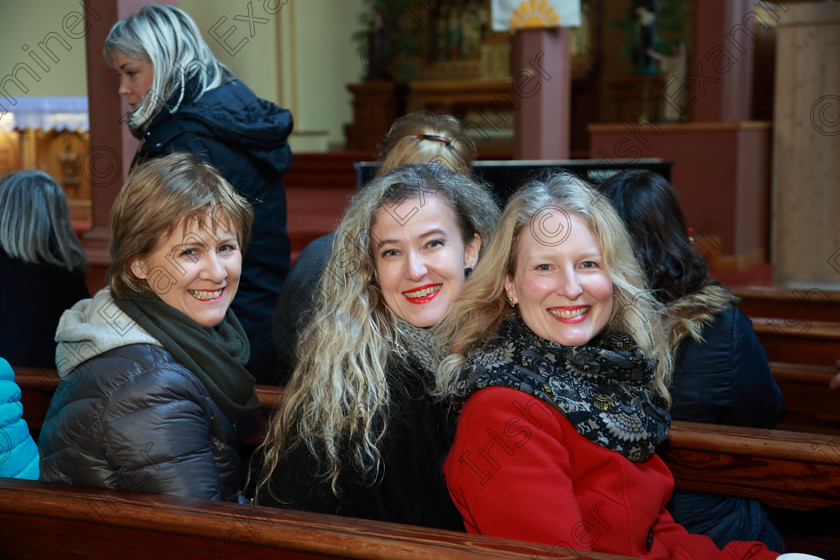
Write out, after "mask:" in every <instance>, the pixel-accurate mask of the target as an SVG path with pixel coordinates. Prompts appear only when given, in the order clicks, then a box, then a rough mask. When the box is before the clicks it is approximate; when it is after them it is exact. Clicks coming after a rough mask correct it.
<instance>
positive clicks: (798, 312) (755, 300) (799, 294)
mask: <svg viewBox="0 0 840 560" xmlns="http://www.w3.org/2000/svg"><path fill="white" fill-rule="evenodd" d="M725 287H726V289H727V290H729V291H730V292H732V293H733V294H735V295H736V296H738V297H739V298H741V301H740V303H738V308H739V309H740V310H741V311H742V312H743V313H744V314H745V315H746V316H747V317H776V318H778V319H781V320H782V321H787V322H788V323H798V322H801V321H806V320H807V321H833V322H840V291H827V290H821V289H819V288H804V289H803V288H784V287H779V286H725ZM838 357H840V356H838Z"/></svg>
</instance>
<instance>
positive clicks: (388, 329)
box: [254, 164, 499, 500]
mask: <svg viewBox="0 0 840 560" xmlns="http://www.w3.org/2000/svg"><path fill="white" fill-rule="evenodd" d="M421 191H422V193H423V194H424V196H437V197H440V199H442V200H444V201H446V202H447V203H448V204H449V206H450V208H452V210H453V211H454V213H455V216H456V218H457V221H458V226H459V229H460V231H461V233H462V235H463V238H464V240H465V241H470V240H472V239H473V236H474V234H476V233H477V234H478V235H479V236H480V237H481V239H482V244H481V248H483V247H484V241H486V240H488V239H489V238H490V235H491V232H492V230H493V227H494V226H495V224H496V220H497V219H498V215H499V210H498V206H497V205H496V203H495V202H494V200H493V198H492V197H491V195H490V193H489V191H488V189H487V188H486V187H485V186H484V185H482V184H479V183H477V182H475V181H473V180H472V179H470V178H469V177H467V176H464V175H460V174H457V173H452V172H450V171H448V170H446V169H444V168H442V167H439V166H433V165H426V164H423V165H412V166H404V167H398V168H396V169H394V170H392V171H391V172H390V173H387V174H385V175H383V176H381V177H378V178H376V179H374V180H373V181H371V182H370V183H369V184H368V185H366V186H365V187H364V188H363V189H362V190H361V191H360V192H359V193H358V194H356V196H354V197H353V199H352V200H351V202H350V205H349V207H348V209H347V211H346V213H345V215H344V218H343V219H342V221H341V224H340V225H339V227H338V230H337V231H336V235H335V239H334V241H333V247H332V251H331V254H330V258H329V261H328V262H327V265H326V269H325V271H324V273H323V275H322V276H321V279H320V281H319V282H318V285H317V289H316V294H315V299H314V302H313V311H312V316H311V319H310V320H309V322H308V324H307V326H306V328H305V329H304V331H303V333H302V335H301V338H300V342H299V345H298V363H297V365H296V367H295V369H294V371H293V373H292V378H291V380H290V381H289V383H288V384H287V385H286V389H285V391H284V393H283V399H282V400H281V402H280V403H279V404H278V408H277V409H276V410H275V411H274V413H273V415H272V418H271V421H270V423H269V428H268V431H267V434H266V437H265V440H264V441H263V443H262V444H261V445H260V447H259V448H258V450H257V453H256V456H257V461H258V466H257V470H255V471H254V473H255V476H256V477H257V483H256V486H255V494H256V496H257V497H259V494H260V491H261V489H262V488H268V490H269V492H271V493H272V495H273V496H274V494H273V490H272V489H271V484H270V479H271V474H272V472H273V471H274V470H275V468H276V467H277V465H278V463H279V462H280V460H281V459H282V458H283V456H284V455H285V454H286V453H287V452H288V451H289V450H291V449H293V448H295V447H296V446H299V445H303V446H305V447H306V449H307V450H308V452H309V453H310V454H312V455H313V456H314V457H316V458H318V460H319V463H320V472H319V475H321V476H322V477H323V478H324V479H325V480H329V481H331V485H332V489H333V492H334V493H335V494H336V495H338V485H337V481H338V478H339V474H340V473H341V472H342V470H343V469H349V471H348V472H355V473H362V474H364V475H365V476H367V475H368V474H372V475H373V476H374V478H375V477H376V476H378V473H379V472H380V469H381V468H382V464H381V461H382V458H381V453H380V449H379V447H378V446H379V444H380V441H381V440H382V437H383V435H384V434H385V431H386V429H387V417H388V408H389V406H390V402H391V395H390V392H389V388H388V379H387V364H388V363H389V362H392V361H393V360H401V359H402V358H401V356H400V355H398V354H397V353H395V352H394V348H395V345H396V344H401V342H399V341H404V340H406V338H405V337H406V335H405V334H404V333H402V332H400V329H399V327H398V324H397V321H396V316H395V315H394V314H393V312H391V310H390V309H389V308H388V307H387V305H386V304H385V298H384V296H383V295H382V291H381V290H380V288H379V285H378V283H377V280H376V266H375V263H374V253H373V250H374V249H373V240H372V236H371V233H370V232H371V228H372V227H373V226H374V224H375V219H376V214H377V211H378V210H379V208H380V207H382V206H383V205H394V204H396V203H398V202H399V201H401V200H402V199H404V198H406V197H408V198H411V197H413V196H418V195H419V194H420V192H421ZM480 253H481V252H479V254H480ZM274 498H275V499H277V500H281V499H282V498H280V497H278V496H274Z"/></svg>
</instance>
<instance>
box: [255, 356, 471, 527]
mask: <svg viewBox="0 0 840 560" xmlns="http://www.w3.org/2000/svg"><path fill="white" fill-rule="evenodd" d="M413 361H414V360H412V362H413ZM419 371H422V370H421V369H419V365H418V366H417V367H413V366H408V367H404V366H401V367H391V368H389V371H388V376H389V382H390V384H391V390H392V395H393V402H394V406H393V408H392V410H391V414H390V417H389V419H388V428H387V432H386V434H385V437H384V443H383V445H382V446H381V447H380V449H382V450H383V463H384V468H382V469H381V470H382V472H381V473H380V476H379V478H378V479H377V480H371V477H370V476H369V475H368V474H359V473H355V472H347V471H349V469H345V470H344V471H343V472H342V474H341V476H340V480H339V489H340V493H341V498H340V499H339V498H337V497H336V496H335V495H334V494H333V492H332V490H331V487H330V483H329V482H327V481H324V480H323V479H322V478H318V477H317V476H316V474H315V473H316V472H317V463H316V459H315V457H313V456H312V455H311V454H310V453H309V452H308V451H307V450H306V448H305V446H297V447H296V448H295V449H294V450H293V451H292V452H291V454H290V456H288V457H286V458H285V459H284V460H283V461H281V463H280V464H279V465H278V468H277V469H276V470H275V472H274V475H273V477H272V481H271V484H272V489H273V491H274V492H275V494H277V495H278V496H279V497H280V498H281V500H282V501H277V500H275V499H274V498H272V497H271V496H270V495H269V493H268V492H267V491H265V490H264V491H263V492H262V493H261V495H260V499H259V503H260V505H269V506H274V507H285V508H290V509H298V510H304V511H313V512H318V513H329V514H338V515H344V516H349V517H360V518H365V519H375V520H378V521H390V522H394V523H403V524H409V525H419V526H422V527H434V528H439V529H449V530H453V531H463V530H464V525H463V521H462V519H461V515H460V514H459V513H458V510H457V509H456V508H455V506H454V504H453V503H452V500H451V498H450V497H449V492H448V490H447V488H446V482H445V480H444V477H443V471H442V468H443V461H444V460H445V458H446V454H447V452H448V450H449V446H450V444H451V441H452V438H451V436H452V434H453V433H454V430H453V429H452V428H453V425H452V424H450V423H449V422H448V421H447V410H448V407H447V406H445V405H443V404H441V403H437V402H435V401H433V399H432V398H431V397H429V396H428V394H427V392H426V390H425V388H424V387H423V382H422V380H421V378H420V375H418V372H419Z"/></svg>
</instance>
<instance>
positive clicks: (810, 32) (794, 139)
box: [772, 3, 840, 286]
mask: <svg viewBox="0 0 840 560" xmlns="http://www.w3.org/2000/svg"><path fill="white" fill-rule="evenodd" d="M776 53H777V54H776V93H775V99H776V101H775V107H774V118H775V122H774V126H773V177H772V182H773V188H772V192H773V199H772V200H773V214H772V218H773V219H772V224H773V233H772V248H773V254H772V262H773V264H774V265H775V266H776V275H777V277H778V279H779V280H782V281H787V282H806V283H812V282H821V283H822V282H829V283H832V284H840V188H838V186H837V177H840V64H838V61H840V4H823V3H820V4H818V3H802V4H792V5H790V11H789V12H788V13H787V14H786V15H785V17H784V18H783V19H782V20H781V21H780V22H779V28H778V35H777V50H776ZM809 285H810V286H813V284H809Z"/></svg>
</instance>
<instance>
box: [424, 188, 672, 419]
mask: <svg viewBox="0 0 840 560" xmlns="http://www.w3.org/2000/svg"><path fill="white" fill-rule="evenodd" d="M546 209H551V210H557V211H561V212H566V213H569V214H573V215H576V216H579V217H580V218H581V219H583V220H584V221H585V222H586V224H587V225H588V226H589V228H590V229H591V230H592V233H593V234H594V235H595V237H596V238H597V239H598V241H599V242H600V244H601V253H602V256H603V259H604V261H603V262H604V269H605V271H606V273H607V275H608V276H609V278H610V280H612V284H613V306H612V313H611V315H610V318H609V320H608V322H607V325H606V327H605V328H606V329H610V330H612V331H614V332H619V333H624V334H628V335H630V336H632V337H633V339H634V340H635V341H636V343H637V344H638V345H639V347H640V348H641V349H642V350H643V351H644V353H645V355H646V356H647V357H648V359H651V360H654V361H656V362H657V371H656V375H655V376H654V380H653V387H652V388H653V391H654V393H655V394H657V395H659V396H660V397H661V398H662V399H663V400H664V401H665V402H666V403H668V404H670V396H669V393H668V386H669V381H670V375H671V366H672V356H671V354H670V350H669V345H668V336H667V330H666V322H665V320H664V317H665V312H664V307H663V306H662V304H661V303H659V302H658V301H657V300H656V299H655V298H654V297H653V296H652V295H651V293H650V292H649V291H648V290H647V289H646V285H645V276H644V274H643V273H642V270H641V268H640V266H639V263H638V261H637V260H636V258H635V256H634V255H633V246H632V245H631V242H630V237H629V235H628V233H627V230H626V229H625V227H624V224H623V222H622V221H621V218H620V217H619V216H618V214H617V213H616V211H615V209H614V208H613V207H612V205H611V204H610V202H609V200H608V199H607V198H606V197H605V196H603V195H601V194H599V193H598V192H597V191H596V190H594V189H593V188H592V187H590V186H589V185H587V184H586V183H585V182H584V181H583V180H581V179H579V178H578V177H576V176H574V175H572V174H570V173H566V172H559V173H555V174H552V175H550V176H548V177H547V178H544V179H539V180H535V181H532V182H530V183H528V184H526V185H525V186H523V187H522V188H521V189H519V190H518V191H517V192H516V193H514V195H513V196H511V198H510V199H509V201H508V203H507V206H506V207H505V210H504V212H503V213H502V217H501V218H500V220H499V225H498V226H497V228H496V230H495V232H494V233H493V239H492V240H491V241H490V243H489V244H488V246H487V249H486V252H485V255H484V257H483V258H482V259H481V261H479V263H478V265H477V266H476V268H475V270H474V271H473V273H472V276H471V277H470V279H469V280H468V281H467V283H466V284H465V286H464V291H463V292H462V294H461V297H460V298H459V299H458V301H456V302H455V303H453V305H452V307H451V308H450V310H449V313H448V314H447V316H446V318H445V319H444V320H443V321H442V322H441V323H440V325H439V329H440V334H441V336H440V340H442V341H447V340H448V341H450V344H449V350H448V356H447V357H446V358H445V359H444V360H443V361H442V362H441V365H440V367H439V369H438V372H437V389H436V392H437V393H438V394H439V395H441V396H445V397H448V398H456V397H457V388H456V387H457V384H458V381H459V380H460V377H461V375H462V374H463V373H464V369H465V366H466V359H467V356H468V355H469V354H470V353H471V352H473V351H475V350H478V349H480V347H481V346H482V345H483V344H484V343H485V342H487V341H489V340H490V338H492V334H493V333H495V332H496V331H497V330H498V328H499V326H500V325H501V323H502V321H503V320H504V318H505V317H506V316H507V315H508V314H510V313H514V312H516V309H513V308H511V307H510V306H509V305H508V300H507V294H506V292H505V278H506V276H508V275H509V276H510V277H511V278H512V277H513V276H514V273H515V270H516V258H517V253H518V248H519V240H520V237H521V235H522V232H523V231H529V230H530V229H531V228H534V227H539V224H538V223H536V222H537V221H538V220H537V218H539V215H541V214H542V213H543V211H545V210H546Z"/></svg>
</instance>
